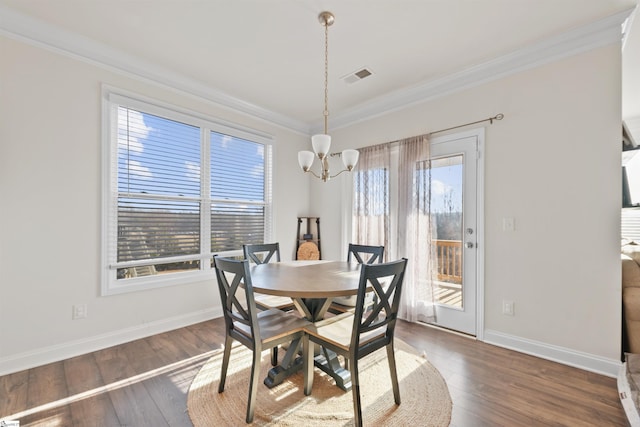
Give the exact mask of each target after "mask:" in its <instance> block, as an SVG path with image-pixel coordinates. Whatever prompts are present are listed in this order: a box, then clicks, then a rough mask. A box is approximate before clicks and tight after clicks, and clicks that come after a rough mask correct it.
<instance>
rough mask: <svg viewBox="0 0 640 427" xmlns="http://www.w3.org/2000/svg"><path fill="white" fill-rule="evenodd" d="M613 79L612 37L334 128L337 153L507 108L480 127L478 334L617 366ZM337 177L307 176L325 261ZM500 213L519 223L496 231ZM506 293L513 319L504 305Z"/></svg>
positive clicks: (616, 78)
mask: <svg viewBox="0 0 640 427" xmlns="http://www.w3.org/2000/svg"><path fill="white" fill-rule="evenodd" d="M620 87H621V58H620V46H619V45H610V46H608V47H604V48H599V49H596V50H593V51H590V52H587V53H583V54H580V55H576V56H573V57H570V58H568V59H564V60H561V61H559V62H555V63H551V64H547V65H543V66H540V67H538V68H535V69H531V70H528V71H524V72H521V73H519V74H515V75H512V76H510V77H507V78H503V79H501V80H498V81H494V82H491V83H487V84H484V85H482V86H478V87H475V88H472V89H469V90H465V91H462V92H459V93H455V94H452V95H450V96H447V97H444V98H440V99H436V100H432V101H430V102H426V103H424V104H421V105H417V106H413V107H410V108H407V109H405V110H402V111H399V112H396V113H393V114H389V115H387V116H383V117H378V118H376V119H374V120H370V121H367V122H364V123H360V124H357V125H353V126H350V127H347V128H345V129H339V130H334V131H332V132H331V133H332V135H333V139H334V141H335V144H336V151H337V150H338V149H344V148H346V147H352V148H357V147H362V146H367V145H373V144H378V143H382V142H387V141H395V140H398V139H401V138H405V137H409V136H413V135H421V134H424V133H428V132H429V131H433V130H436V129H442V128H448V127H450V126H455V125H458V124H462V123H466V122H471V121H475V120H480V119H483V118H486V117H491V116H494V115H495V114H497V113H503V114H504V115H505V118H504V120H502V121H500V122H495V123H494V124H493V125H491V126H487V128H486V143H485V146H486V151H485V171H486V172H485V212H484V216H485V224H484V227H485V236H486V241H485V242H480V244H484V248H485V277H484V282H485V304H484V308H485V319H484V320H485V331H484V332H485V339H486V340H487V341H490V342H495V343H498V344H500V345H504V346H507V347H514V348H518V349H520V350H523V351H527V352H530V353H535V354H538V355H541V356H543V357H548V358H551V359H556V360H561V361H563V362H565V363H569V364H574V365H579V366H583V367H586V368H588V369H591V370H596V371H603V372H606V373H609V374H611V373H613V374H615V369H616V365H617V363H618V362H619V356H620V331H621V326H620V317H621V301H620V298H621V285H620V280H621V279H620V257H619V235H620V231H619V230H620V206H621V200H620V198H621V196H620V194H621V190H620V189H621V178H620V176H621V173H620V171H621V169H620V168H621V163H620V151H621V147H620V120H621V93H620V91H621V89H620ZM334 184H337V182H332V183H329V185H323V184H321V183H314V184H312V191H313V194H314V198H313V199H312V201H311V203H312V206H313V208H314V212H316V213H317V214H318V215H319V216H321V217H322V221H323V234H324V235H323V239H324V242H328V244H327V245H325V246H324V248H325V249H326V251H325V253H324V255H325V257H327V258H331V257H339V256H340V249H341V247H343V246H344V245H346V242H341V241H340V229H341V222H340V219H341V213H340V211H341V209H348V207H345V206H340V205H339V204H340V198H339V197H337V196H336V192H337V191H338V188H339V186H338V185H334ZM503 217H513V218H515V224H516V230H515V232H512V233H505V232H503V231H502V229H501V221H502V218H503ZM331 242H334V244H332V245H330V243H331ZM503 299H508V300H512V301H515V316H513V317H511V316H505V315H502V314H501V305H502V300H503ZM612 370H613V372H612Z"/></svg>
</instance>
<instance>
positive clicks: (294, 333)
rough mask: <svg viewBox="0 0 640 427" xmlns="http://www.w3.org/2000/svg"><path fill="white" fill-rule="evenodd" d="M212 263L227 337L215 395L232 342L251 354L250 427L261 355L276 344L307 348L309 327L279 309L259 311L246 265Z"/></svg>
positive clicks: (220, 389)
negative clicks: (294, 343) (298, 342)
mask: <svg viewBox="0 0 640 427" xmlns="http://www.w3.org/2000/svg"><path fill="white" fill-rule="evenodd" d="M213 259H214V265H215V272H216V278H217V280H218V288H219V290H220V298H221V300H222V311H223V313H224V321H225V335H226V336H225V343H224V356H223V359H222V371H221V373H220V384H219V385H218V393H222V392H223V391H224V385H225V381H226V378H227V368H228V366H229V358H230V356H231V347H232V344H233V341H234V340H235V341H238V342H239V343H241V344H242V345H244V346H245V347H247V348H249V349H250V350H252V352H253V362H252V364H251V378H250V381H249V398H248V400H247V417H246V421H247V423H250V422H252V421H253V414H254V409H255V401H256V394H257V390H258V375H259V374H260V360H261V356H262V351H263V350H264V349H267V348H274V347H276V348H277V346H278V345H279V344H283V343H286V342H291V341H292V340H295V339H301V341H302V344H303V348H308V343H306V342H305V341H306V340H307V339H308V338H307V336H306V335H305V334H304V332H303V329H304V327H305V326H308V325H310V324H311V323H310V322H309V321H307V320H306V319H303V318H299V317H296V316H294V315H292V314H291V313H286V312H284V311H282V310H278V309H270V310H265V311H258V310H257V308H256V303H255V299H254V294H253V286H252V283H251V272H250V269H249V262H248V261H247V260H233V259H228V258H221V257H217V256H216V257H214V258H213ZM242 286H244V292H241V291H240V289H242ZM239 291H240V292H239ZM306 362H307V358H304V360H303V372H304V373H305V374H306V373H307V372H308V371H309V370H308V369H306V366H305V365H304V364H305V363H306Z"/></svg>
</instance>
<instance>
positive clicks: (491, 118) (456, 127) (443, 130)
mask: <svg viewBox="0 0 640 427" xmlns="http://www.w3.org/2000/svg"><path fill="white" fill-rule="evenodd" d="M502 119H504V114H502V113H500V114H496V115H495V116H493V117H489V118H488V119H484V120H478V121H477V122H469V123H465V124H463V125H458V126H453V127H450V128H446V129H440V130H436V131H433V132H429V133H428V134H427V137H429V136H431V135H433V134H435V133H440V132H446V131H448V130H453V129H458V128H461V127H465V126H469V125H475V124H478V123H482V122H489V124H493V121H494V120H502Z"/></svg>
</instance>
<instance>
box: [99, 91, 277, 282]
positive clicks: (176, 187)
mask: <svg viewBox="0 0 640 427" xmlns="http://www.w3.org/2000/svg"><path fill="white" fill-rule="evenodd" d="M105 106H106V108H105V111H108V114H106V115H105V126H106V129H108V131H107V132H106V134H105V159H104V165H105V189H104V192H105V194H104V202H105V208H106V209H105V212H104V222H105V227H104V230H105V234H104V239H103V240H104V241H103V246H104V253H105V256H104V263H105V265H104V269H103V271H104V275H103V285H102V286H103V294H112V293H119V292H127V291H133V290H140V289H146V288H154V287H158V286H165V285H173V284H180V283H186V282H189V281H193V280H202V278H203V275H205V274H207V273H209V274H210V272H211V268H212V258H213V255H214V254H223V255H226V256H236V255H240V254H241V251H242V244H243V243H262V242H265V241H269V240H270V237H271V211H272V209H271V141H270V139H269V138H268V137H266V136H263V135H259V134H257V133H253V132H249V131H247V130H242V129H237V128H235V127H231V126H229V125H226V124H221V123H216V122H213V121H212V120H210V119H207V118H203V117H200V116H197V115H196V114H193V113H185V112H182V111H177V110H174V109H171V108H168V107H165V106H159V105H156V104H155V103H150V102H146V101H141V100H136V99H133V98H130V97H127V96H122V95H120V94H115V93H112V92H109V93H107V94H106V97H105Z"/></svg>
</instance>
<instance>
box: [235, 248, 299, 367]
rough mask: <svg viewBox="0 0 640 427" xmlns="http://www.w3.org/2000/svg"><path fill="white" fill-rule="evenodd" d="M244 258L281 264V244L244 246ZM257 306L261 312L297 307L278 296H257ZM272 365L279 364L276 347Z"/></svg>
mask: <svg viewBox="0 0 640 427" xmlns="http://www.w3.org/2000/svg"><path fill="white" fill-rule="evenodd" d="M242 251H243V252H244V258H245V259H246V260H249V261H250V262H252V263H254V264H267V263H269V262H271V261H274V262H280V243H279V242H276V243H260V244H246V245H242ZM255 300H256V306H257V307H258V308H259V309H261V310H270V309H272V308H277V309H278V310H283V311H289V310H293V309H294V308H295V306H294V305H293V301H291V298H287V297H279V296H277V295H265V294H257V295H255ZM271 364H272V365H273V366H276V365H277V364H278V348H277V347H275V348H273V349H272V351H271Z"/></svg>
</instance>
